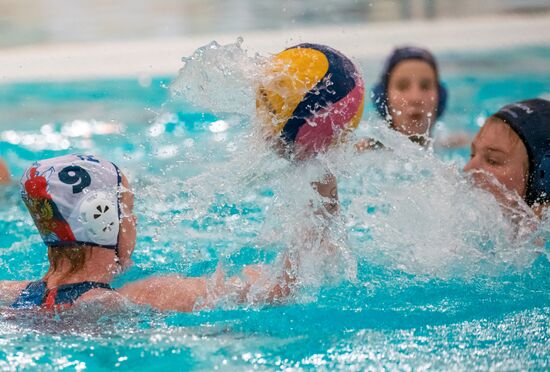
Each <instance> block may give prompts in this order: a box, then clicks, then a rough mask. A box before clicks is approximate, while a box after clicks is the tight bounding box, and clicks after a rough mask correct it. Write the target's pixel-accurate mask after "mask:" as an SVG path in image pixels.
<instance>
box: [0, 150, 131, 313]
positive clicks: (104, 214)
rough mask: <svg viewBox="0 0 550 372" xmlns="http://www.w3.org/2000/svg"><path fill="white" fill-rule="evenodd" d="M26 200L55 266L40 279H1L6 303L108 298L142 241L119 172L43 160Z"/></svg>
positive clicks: (90, 162)
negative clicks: (116, 275)
mask: <svg viewBox="0 0 550 372" xmlns="http://www.w3.org/2000/svg"><path fill="white" fill-rule="evenodd" d="M21 195H22V198H23V201H24V203H25V205H26V207H27V209H28V211H29V213H30V214H31V216H32V218H33V220H34V222H35V224H36V227H37V229H38V231H39V233H40V235H41V237H42V239H43V241H44V244H45V245H46V246H47V247H48V260H49V263H50V266H49V269H48V271H47V272H46V274H45V275H44V277H43V278H42V279H40V280H38V281H31V282H29V281H4V282H0V287H1V288H2V297H3V299H4V301H9V300H11V301H10V302H12V307H14V308H45V309H62V308H66V307H70V306H72V305H73V304H74V303H75V302H78V301H83V300H92V299H96V298H97V297H99V296H104V295H107V296H108V295H109V294H110V292H111V291H112V288H111V287H110V284H109V283H110V282H111V280H112V279H113V277H114V275H115V274H116V273H117V272H119V271H120V270H121V268H124V267H126V266H128V265H129V264H130V262H131V260H130V256H131V254H132V252H133V250H134V246H135V240H136V230H135V217H134V215H133V212H132V208H133V194H132V192H131V191H130V190H129V184H128V181H127V180H126V178H125V177H124V176H123V174H122V173H121V172H120V171H119V169H118V168H117V167H116V166H115V165H114V164H112V163H110V162H107V161H104V160H100V159H97V158H95V157H93V156H80V155H66V156H61V157H56V158H52V159H46V160H41V161H38V162H36V163H34V164H33V165H32V166H31V167H30V168H29V169H27V171H26V172H25V174H24V176H23V177H22V179H21Z"/></svg>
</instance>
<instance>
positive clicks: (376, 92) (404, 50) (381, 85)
mask: <svg viewBox="0 0 550 372" xmlns="http://www.w3.org/2000/svg"><path fill="white" fill-rule="evenodd" d="M409 59H416V60H420V61H424V62H426V63H427V64H429V65H430V66H432V68H433V69H434V71H435V76H436V78H437V81H438V91H439V94H438V96H439V102H438V103H437V112H436V119H437V118H439V117H440V116H441V115H443V113H444V112H445V108H446V107H447V97H448V94H447V89H446V88H445V87H444V86H443V84H441V82H439V70H438V68H437V62H436V60H435V57H434V56H433V54H432V53H430V52H429V51H428V50H426V49H423V48H418V47H414V46H405V47H400V48H396V49H394V51H393V52H392V54H391V55H390V56H389V57H388V59H387V60H386V63H385V64H384V69H383V70H382V74H381V75H380V81H379V82H378V84H376V85H375V86H374V88H373V89H372V102H373V103H374V107H376V110H377V111H378V113H379V114H380V116H382V118H384V120H388V119H389V112H390V111H389V108H388V81H389V80H390V74H391V72H392V71H393V69H394V68H395V66H397V65H398V64H399V63H400V62H402V61H405V60H409Z"/></svg>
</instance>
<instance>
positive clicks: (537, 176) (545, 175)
mask: <svg viewBox="0 0 550 372" xmlns="http://www.w3.org/2000/svg"><path fill="white" fill-rule="evenodd" d="M548 145H549V146H550V144H548ZM529 182H530V189H531V190H533V192H532V194H533V196H532V197H531V199H533V198H534V197H536V199H535V200H534V202H540V203H542V202H547V201H550V151H547V152H546V153H545V154H544V156H543V157H542V159H541V160H540V162H539V163H538V166H537V167H536V169H535V170H534V172H531V177H530V180H529Z"/></svg>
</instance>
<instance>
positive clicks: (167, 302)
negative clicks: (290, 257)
mask: <svg viewBox="0 0 550 372" xmlns="http://www.w3.org/2000/svg"><path fill="white" fill-rule="evenodd" d="M21 195H22V198H23V201H24V202H25V205H26V206H27V209H28V210H29V212H30V214H31V216H32V218H33V220H34V222H35V224H36V227H37V228H38V231H39V233H40V235H41V237H42V239H43V241H44V243H45V245H46V246H47V247H48V259H49V263H50V267H49V269H48V271H47V272H46V274H45V275H44V277H43V278H42V279H40V280H38V281H0V289H1V291H0V300H1V302H2V303H10V304H11V307H12V308H15V309H45V310H63V309H67V308H69V307H72V306H73V305H75V304H79V303H84V302H91V301H98V300H101V303H102V304H104V305H107V306H111V305H114V304H122V303H124V302H121V301H125V300H130V301H132V302H134V303H137V304H143V305H149V306H151V307H154V308H156V309H159V310H175V311H192V310H194V309H196V308H197V306H196V303H197V301H199V299H201V298H202V301H201V304H202V306H208V305H210V304H214V303H215V301H216V298H217V297H218V296H230V297H231V296H232V297H234V298H236V299H237V300H244V299H245V298H246V297H247V291H248V290H249V289H250V288H251V286H252V284H254V283H256V282H258V281H265V282H266V283H267V282H269V283H271V284H266V290H265V292H264V297H263V298H264V299H265V300H275V299H277V298H280V297H283V296H286V295H287V294H288V293H289V292H288V291H289V289H288V286H287V284H289V283H291V281H292V278H290V277H289V276H288V275H287V274H285V273H283V274H282V278H283V280H282V281H275V282H273V281H269V280H267V279H265V278H264V277H263V275H265V274H264V272H265V270H263V269H262V268H261V267H257V266H249V267H246V268H245V269H244V270H243V273H242V275H241V276H240V277H232V278H229V280H226V278H225V276H224V275H223V272H221V270H218V271H217V272H216V274H215V275H213V276H212V277H211V278H207V277H198V278H186V277H181V276H176V275H172V276H164V277H163V276H158V277H152V278H147V279H144V280H141V281H137V282H134V283H130V284H127V285H126V286H124V287H122V288H120V289H117V290H113V289H112V288H111V286H110V283H111V281H112V279H113V277H114V275H115V274H117V273H119V272H120V271H121V270H122V269H123V268H125V267H127V266H129V265H130V264H131V255H132V253H133V250H134V247H135V243H136V222H135V216H134V214H133V203H134V199H133V193H132V192H131V190H130V185H129V183H128V181H127V179H126V178H125V177H124V175H123V174H122V173H121V172H120V170H119V169H118V168H117V167H116V166H115V165H114V164H112V163H110V162H108V161H104V160H100V159H98V158H96V157H94V156H80V155H66V156H61V157H57V158H52V159H46V160H41V161H38V162H36V163H35V164H33V165H32V166H31V167H30V168H29V169H28V170H27V171H26V172H25V175H24V176H23V178H22V180H21ZM287 265H289V263H287ZM211 283H212V285H210V284H211Z"/></svg>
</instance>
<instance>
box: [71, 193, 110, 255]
mask: <svg viewBox="0 0 550 372" xmlns="http://www.w3.org/2000/svg"><path fill="white" fill-rule="evenodd" d="M78 214H79V218H80V219H81V221H82V226H83V228H84V231H85V232H86V234H87V236H88V239H87V240H88V241H93V242H96V243H97V244H100V245H107V244H109V242H112V241H113V240H114V239H117V237H118V230H119V217H118V206H117V205H115V204H114V203H113V201H112V198H111V199H109V196H108V195H107V194H106V193H104V192H92V193H89V194H88V195H87V196H86V197H85V198H84V199H83V200H82V202H81V203H80V207H79V210H78Z"/></svg>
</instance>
